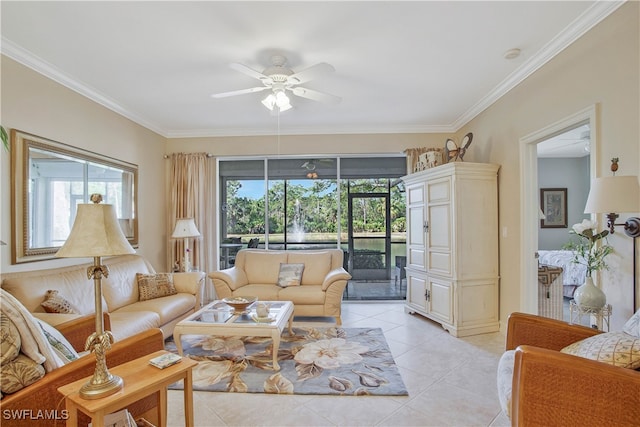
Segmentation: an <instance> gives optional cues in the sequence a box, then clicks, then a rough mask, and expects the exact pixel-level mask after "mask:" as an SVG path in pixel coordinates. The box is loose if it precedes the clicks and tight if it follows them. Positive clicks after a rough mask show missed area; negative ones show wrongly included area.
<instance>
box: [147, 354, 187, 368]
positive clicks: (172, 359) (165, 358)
mask: <svg viewBox="0 0 640 427" xmlns="http://www.w3.org/2000/svg"><path fill="white" fill-rule="evenodd" d="M181 361H182V357H181V356H179V355H177V354H174V353H166V354H161V355H160V356H157V357H154V358H153V359H150V360H149V364H150V365H152V366H155V367H156V368H160V369H164V368H167V367H169V366H172V365H175V364H176V363H178V362H181Z"/></svg>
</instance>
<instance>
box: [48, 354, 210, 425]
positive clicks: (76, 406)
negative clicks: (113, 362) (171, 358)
mask: <svg viewBox="0 0 640 427" xmlns="http://www.w3.org/2000/svg"><path fill="white" fill-rule="evenodd" d="M164 353H168V352H167V351H164V350H160V351H156V352H155V353H152V354H148V355H146V356H143V357H140V358H138V359H135V360H132V361H130V362H126V363H123V364H122V365H118V366H114V367H113V368H110V369H109V372H111V373H112V374H114V375H118V376H119V377H120V378H122V380H123V381H124V387H123V388H122V390H120V391H118V392H117V393H114V394H112V395H110V396H106V397H103V398H100V399H94V400H88V399H83V398H82V397H80V387H82V386H83V385H84V383H86V382H87V381H88V380H89V379H90V378H91V377H87V378H83V379H81V380H78V381H74V382H72V383H71V384H67V385H64V386H62V387H59V388H58V391H59V392H60V393H62V394H63V395H64V396H65V405H66V409H67V411H68V413H69V418H67V427H76V426H77V425H78V411H81V412H83V413H85V414H87V415H88V416H89V417H90V418H91V422H92V423H93V427H103V426H104V416H105V415H107V414H110V413H112V412H116V411H118V410H120V409H122V408H124V407H126V406H128V405H130V404H132V403H134V402H137V401H138V400H140V399H142V398H144V397H146V396H150V395H152V394H154V393H158V395H159V396H160V405H159V406H158V421H159V424H160V426H163V427H165V426H166V425H167V387H168V386H169V385H170V384H173V383H174V382H176V381H179V380H184V418H185V425H186V426H188V427H193V381H192V375H191V370H192V369H193V367H194V366H196V365H197V364H198V362H196V361H194V360H191V359H189V358H186V357H184V358H183V359H182V361H181V362H180V363H176V364H175V365H172V366H169V367H167V368H164V369H159V368H156V367H154V366H151V365H149V360H150V359H152V358H154V357H157V356H160V355H161V354H164Z"/></svg>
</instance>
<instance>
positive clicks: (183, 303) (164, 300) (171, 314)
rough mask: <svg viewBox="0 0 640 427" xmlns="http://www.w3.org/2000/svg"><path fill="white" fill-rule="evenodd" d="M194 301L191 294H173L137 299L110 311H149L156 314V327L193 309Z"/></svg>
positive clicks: (194, 298)
mask: <svg viewBox="0 0 640 427" xmlns="http://www.w3.org/2000/svg"><path fill="white" fill-rule="evenodd" d="M195 302H196V297H195V296H193V295H191V294H175V295H169V296H166V297H161V298H154V299H149V300H146V301H138V302H136V303H133V304H129V305H127V306H125V307H122V308H120V309H118V310H116V311H115V312H112V313H132V312H138V311H142V312H145V311H151V312H154V313H156V314H157V315H158V318H159V322H160V323H159V324H158V326H156V327H159V326H161V325H164V324H165V323H168V322H170V321H172V320H174V319H176V318H177V317H180V316H182V315H183V314H185V313H186V312H188V311H189V310H193V308H194V304H195Z"/></svg>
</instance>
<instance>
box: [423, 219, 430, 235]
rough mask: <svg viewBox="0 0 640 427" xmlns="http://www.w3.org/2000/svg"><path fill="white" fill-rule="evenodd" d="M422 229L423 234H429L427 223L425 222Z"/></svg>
mask: <svg viewBox="0 0 640 427" xmlns="http://www.w3.org/2000/svg"><path fill="white" fill-rule="evenodd" d="M422 229H423V230H424V232H425V233H428V232H429V221H425V222H424V224H422Z"/></svg>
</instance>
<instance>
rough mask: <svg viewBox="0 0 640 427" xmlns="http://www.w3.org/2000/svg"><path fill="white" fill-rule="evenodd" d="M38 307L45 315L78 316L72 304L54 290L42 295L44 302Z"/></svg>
mask: <svg viewBox="0 0 640 427" xmlns="http://www.w3.org/2000/svg"><path fill="white" fill-rule="evenodd" d="M40 305H41V306H42V308H44V311H46V312H47V313H60V314H78V310H76V309H75V308H74V307H73V304H71V303H70V302H69V301H68V300H67V299H66V298H65V297H63V296H62V295H61V294H60V291H58V290H56V289H49V290H48V291H47V292H46V293H45V294H44V301H42V303H41V304H40Z"/></svg>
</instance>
